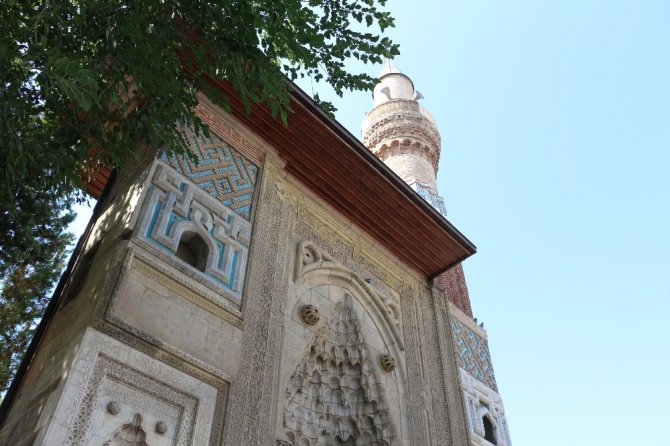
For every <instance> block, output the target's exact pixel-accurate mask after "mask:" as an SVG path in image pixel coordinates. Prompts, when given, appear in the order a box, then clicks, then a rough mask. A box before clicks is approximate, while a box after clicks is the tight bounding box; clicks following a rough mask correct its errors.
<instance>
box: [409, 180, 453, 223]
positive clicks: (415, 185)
mask: <svg viewBox="0 0 670 446" xmlns="http://www.w3.org/2000/svg"><path fill="white" fill-rule="evenodd" d="M409 186H410V187H411V188H412V189H414V190H415V191H416V192H417V193H418V194H419V196H420V197H421V198H423V199H424V200H426V201H427V202H428V204H430V205H431V206H432V207H433V208H435V210H436V211H437V212H439V213H440V214H442V216H443V217H446V216H447V207H446V206H445V205H444V199H443V198H442V197H441V196H440V194H438V193H437V190H436V189H434V188H432V187H430V186H428V185H427V184H424V183H422V182H420V181H417V180H414V181H413V182H411V183H409Z"/></svg>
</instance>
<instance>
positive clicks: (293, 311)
mask: <svg viewBox="0 0 670 446" xmlns="http://www.w3.org/2000/svg"><path fill="white" fill-rule="evenodd" d="M347 299H348V300H349V301H350V304H348V305H351V308H352V311H353V312H354V313H355V315H356V317H357V318H358V319H359V321H360V326H361V333H362V336H363V338H364V340H365V344H366V346H367V349H368V351H369V355H370V357H371V358H372V367H374V369H375V373H376V374H377V375H378V376H379V377H380V384H381V388H383V392H384V400H385V404H386V405H387V406H388V412H389V415H390V419H391V424H392V426H393V429H394V431H395V434H394V443H391V444H405V443H406V442H407V441H408V439H409V428H408V422H409V410H408V402H407V401H406V399H405V395H406V394H407V390H406V382H407V380H406V374H405V368H404V364H405V359H404V351H403V350H404V346H403V344H402V337H401V335H400V333H401V327H400V326H399V323H398V321H399V320H400V314H399V304H397V303H394V304H396V307H395V308H394V310H395V314H394V312H393V311H391V310H389V308H388V307H387V305H386V303H385V302H384V300H383V299H382V298H381V297H380V296H379V293H378V292H377V291H376V290H374V288H372V287H371V286H370V285H369V284H368V283H366V282H365V280H364V279H363V278H361V277H359V276H358V275H357V274H356V273H355V272H353V271H351V270H349V269H348V268H346V267H344V266H343V265H341V264H339V263H337V262H335V261H333V260H332V259H330V258H329V257H328V256H327V255H326V254H324V253H322V252H320V251H319V250H318V249H317V248H316V247H315V246H314V245H312V244H311V243H309V242H301V243H299V244H298V247H297V254H296V264H295V270H294V274H293V280H292V281H291V283H290V286H289V293H288V305H287V308H286V314H285V322H284V330H283V332H284V335H283V346H282V356H281V366H280V371H279V390H278V392H279V395H278V396H279V398H278V407H277V411H276V413H277V417H276V421H277V423H276V426H277V432H278V438H279V439H281V435H282V433H283V429H282V428H283V421H284V420H283V412H284V409H285V407H286V404H287V402H288V399H289V397H290V396H289V393H290V392H289V391H288V389H287V385H288V384H289V380H290V378H291V376H292V374H293V373H294V371H295V368H296V366H297V365H298V364H300V362H301V361H303V360H304V357H305V353H306V352H307V351H308V349H309V348H311V347H310V346H311V343H312V342H313V339H314V337H315V336H316V335H317V333H318V332H319V330H323V328H324V327H326V326H327V325H328V324H330V323H331V322H332V321H333V319H334V318H336V317H337V314H338V308H340V307H341V306H342V305H343V304H344V302H345V300H347ZM305 305H313V306H314V307H316V308H317V309H318V311H319V315H320V318H319V321H318V323H316V324H315V325H308V324H306V323H305V322H304V321H303V320H302V319H301V315H300V312H301V308H303V307H304V306H305ZM339 311H341V310H339ZM396 317H397V318H398V319H397V320H396V319H395V318H396ZM383 354H388V355H391V356H392V357H393V358H394V359H395V362H396V367H395V369H393V370H392V371H391V372H385V371H383V370H382V369H381V367H380V364H379V358H380V357H381V355H383ZM289 440H290V439H289Z"/></svg>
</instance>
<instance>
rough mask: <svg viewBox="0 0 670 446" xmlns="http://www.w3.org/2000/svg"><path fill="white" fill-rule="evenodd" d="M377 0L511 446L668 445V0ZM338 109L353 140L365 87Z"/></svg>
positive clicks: (365, 104)
mask: <svg viewBox="0 0 670 446" xmlns="http://www.w3.org/2000/svg"><path fill="white" fill-rule="evenodd" d="M388 6H389V9H390V10H391V11H392V13H393V15H394V17H395V18H396V21H397V27H396V29H395V30H392V32H391V34H390V35H391V36H392V37H393V38H394V39H395V40H396V41H397V42H398V43H399V44H400V45H401V53H402V54H401V56H399V57H398V58H397V59H396V60H395V64H396V65H397V66H398V67H399V68H400V69H401V70H403V71H404V72H405V73H406V74H408V75H409V76H410V77H411V78H412V79H413V81H414V84H415V86H416V87H417V89H418V90H420V91H421V92H422V93H423V95H424V96H425V99H424V100H423V104H424V106H426V107H427V108H428V109H429V110H430V111H431V112H432V114H433V115H434V116H435V118H436V120H437V123H438V127H439V130H440V132H441V135H442V160H441V163H440V171H439V174H438V187H439V189H440V192H441V193H442V195H443V196H444V197H445V200H446V204H447V210H448V213H449V214H448V217H449V220H450V221H451V222H452V223H454V224H455V225H456V227H458V228H459V229H460V230H461V231H462V232H463V233H464V234H465V235H466V236H467V237H468V238H470V240H472V241H473V242H474V243H475V244H476V245H477V247H478V253H477V254H476V255H475V256H473V257H472V258H470V259H468V260H467V261H466V262H465V264H464V268H465V273H466V277H467V280H468V287H469V289H470V298H471V300H472V306H473V309H474V312H475V316H477V317H478V318H479V320H483V321H484V323H485V328H486V329H487V330H488V333H489V338H490V339H489V343H490V347H491V353H492V357H493V363H494V367H495V371H496V376H497V380H498V385H499V389H500V393H501V394H502V397H503V400H504V402H505V408H506V412H507V417H508V421H509V426H510V431H511V435H512V441H513V443H514V445H515V446H537V445H539V444H541V445H543V446H553V445H561V446H565V445H570V446H579V445H589V446H591V445H608V446H619V445H621V446H623V445H625V446H631V445H633V446H635V445H642V444H666V442H668V441H669V440H668V427H667V426H668V422H669V421H668V417H669V416H670V409H668V401H669V399H670V347H669V346H668V345H669V343H670V335H669V334H668V325H670V322H669V321H668V317H669V316H670V231H669V229H670V224H669V223H668V220H669V219H670V209H669V204H670V203H669V200H668V196H669V195H670V172H669V170H670V168H669V166H670V154H669V151H670V1H669V0H657V1H652V0H627V1H622V0H607V1H605V0H562V1H557V0H552V1H548V0H547V1H545V0H528V1H501V0H487V1H485V0H461V1H456V0H442V1H434V2H431V1H423V0H420V1H406V0H391V1H389V3H388ZM367 70H368V72H369V73H370V74H376V73H377V72H378V70H379V67H368V68H367ZM308 87H309V86H308ZM306 90H307V91H308V92H310V88H306ZM320 92H321V94H322V95H323V96H328V94H327V92H324V91H323V90H321V89H320ZM334 102H335V104H336V106H337V107H338V108H339V111H338V113H337V118H338V120H340V122H342V124H344V125H345V126H346V127H347V128H348V129H349V130H350V131H351V132H352V133H353V134H354V135H356V136H360V123H361V120H362V118H363V114H364V112H365V111H367V110H368V109H369V108H370V107H371V104H372V100H371V97H370V94H369V93H357V94H350V95H347V96H346V97H345V98H343V99H336V100H334ZM427 255H429V253H427Z"/></svg>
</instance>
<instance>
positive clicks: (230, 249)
mask: <svg viewBox="0 0 670 446" xmlns="http://www.w3.org/2000/svg"><path fill="white" fill-rule="evenodd" d="M154 163H155V166H156V168H155V173H154V175H153V178H151V185H150V187H149V189H148V193H147V196H146V199H145V205H144V209H145V210H144V217H143V219H142V222H141V224H140V228H139V235H140V237H141V240H145V241H146V242H147V243H149V244H151V246H154V247H156V248H159V249H160V250H161V251H162V252H164V253H166V254H168V255H169V256H170V257H171V258H173V257H174V258H178V257H177V252H178V251H179V246H180V243H181V242H182V241H183V240H187V241H188V240H189V239H190V238H192V237H193V236H194V235H197V236H198V237H199V239H200V240H201V242H203V243H204V245H205V248H204V249H203V250H202V251H203V253H204V254H203V260H204V264H201V265H200V266H199V267H195V266H193V265H192V264H191V266H193V268H191V266H189V268H191V269H192V270H193V272H195V271H198V274H202V275H203V276H204V277H205V278H206V279H207V280H209V281H210V282H211V283H212V284H213V285H215V286H216V288H217V290H218V291H219V293H221V294H222V295H223V296H224V297H226V298H228V299H229V300H231V301H232V302H233V303H235V304H240V303H241V299H242V287H243V286H244V276H245V270H246V264H247V256H248V251H249V242H250V240H251V223H250V222H248V221H247V220H245V219H244V218H243V217H242V216H241V215H238V214H237V213H235V212H234V211H233V210H232V209H230V208H229V207H227V206H226V205H224V204H223V203H221V202H220V201H219V200H217V199H216V198H215V197H212V196H211V195H210V194H209V193H207V191H205V190H203V189H201V188H199V187H198V186H196V185H194V184H193V183H192V182H191V181H189V180H188V179H187V178H186V177H185V176H184V175H181V174H179V173H178V172H176V171H175V169H173V168H172V167H171V166H168V165H167V164H164V163H163V162H161V161H155V162H154ZM185 237H188V238H185ZM204 257H206V258H204ZM179 261H180V263H184V262H182V261H181V260H179Z"/></svg>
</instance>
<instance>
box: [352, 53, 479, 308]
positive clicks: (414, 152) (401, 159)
mask: <svg viewBox="0 0 670 446" xmlns="http://www.w3.org/2000/svg"><path fill="white" fill-rule="evenodd" d="M373 98H374V101H375V106H374V108H373V109H372V110H370V111H369V112H368V113H367V114H366V115H365V118H364V119H363V130H362V133H363V143H364V144H365V145H366V146H367V147H368V148H369V149H370V150H371V151H372V153H374V154H375V155H377V157H378V158H379V159H381V160H382V161H384V163H385V164H386V165H387V166H389V167H390V168H391V170H393V171H394V172H395V173H396V174H398V176H400V178H402V179H403V180H405V182H406V183H407V184H408V185H409V186H410V187H412V189H414V190H415V191H417V193H418V194H419V195H420V196H421V197H422V198H423V199H424V200H426V201H427V202H428V203H430V204H431V205H432V206H433V207H434V208H435V209H437V210H438V211H439V212H440V213H441V214H442V215H444V216H445V217H446V215H447V209H446V207H445V205H444V200H443V199H442V197H441V196H440V195H439V193H438V192H437V184H436V181H435V178H436V176H437V168H438V163H439V161H440V149H441V147H440V146H441V144H440V133H439V132H438V130H437V124H436V123H435V118H433V116H432V115H431V114H430V113H429V112H428V110H426V109H425V108H424V107H423V106H422V105H421V104H419V100H420V99H423V95H422V94H421V93H419V91H417V90H416V89H415V88H414V83H413V82H412V79H410V78H409V76H407V75H406V74H404V73H403V72H401V71H400V70H399V69H398V68H397V67H396V66H395V65H393V63H392V62H391V61H390V60H387V61H386V62H385V63H384V66H383V67H382V70H381V72H380V73H379V83H378V84H377V85H376V86H375V89H374V92H373ZM436 280H437V282H438V283H440V285H442V287H444V288H445V289H446V290H447V292H448V295H449V298H450V300H451V301H452V302H453V303H454V304H455V305H456V306H457V307H458V308H459V309H460V310H461V311H463V312H464V313H465V314H467V315H468V316H470V317H472V309H471V307H470V298H469V297H468V288H467V285H466V283H465V276H464V275H463V268H462V267H461V265H460V264H459V265H456V266H455V267H453V268H451V269H450V270H448V271H447V272H445V273H443V274H442V275H440V276H439V277H438V278H437V279H436Z"/></svg>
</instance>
